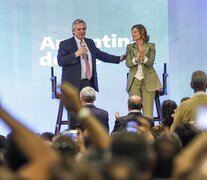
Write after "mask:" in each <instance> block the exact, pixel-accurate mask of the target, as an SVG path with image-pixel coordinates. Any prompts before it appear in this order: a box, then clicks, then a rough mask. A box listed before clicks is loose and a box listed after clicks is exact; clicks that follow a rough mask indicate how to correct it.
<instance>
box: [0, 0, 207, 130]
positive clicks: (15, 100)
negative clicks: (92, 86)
mask: <svg viewBox="0 0 207 180" xmlns="http://www.w3.org/2000/svg"><path fill="white" fill-rule="evenodd" d="M0 7H1V10H0V96H1V103H2V104H4V105H5V106H7V107H8V109H9V110H10V111H11V112H12V113H13V114H14V115H15V116H17V117H18V118H19V120H20V121H22V122H23V123H24V124H25V125H26V126H28V127H29V128H31V129H32V130H34V131H35V132H37V133H42V132H45V131H51V132H54V128H55V123H56V117H57V110H58V105H59V102H58V100H54V99H51V82H50V75H51V74H50V68H51V67H54V71H55V75H56V76H57V79H58V83H60V77H61V68H60V67H59V66H57V59H56V55H57V50H58V45H59V42H60V40H63V39H66V38H69V37H71V36H72V33H71V23H72V21H73V20H74V19H76V18H81V19H84V20H85V21H86V22H87V25H88V28H87V37H89V38H92V39H94V41H95V42H96V44H97V47H99V48H100V49H101V50H103V51H106V52H108V53H111V54H115V55H121V54H124V53H125V50H126V45H127V44H128V43H130V42H131V27H132V26H133V25H134V24H140V23H141V24H144V25H145V26H146V28H147V30H148V33H149V35H150V41H151V42H154V43H155V44H156V50H157V54H156V62H155V68H156V70H157V72H158V75H159V76H160V78H161V80H162V73H163V64H164V63H167V67H168V68H167V70H168V71H167V72H168V74H169V77H168V95H167V96H163V97H162V98H161V101H162V100H164V99H172V100H175V101H176V102H177V103H179V100H180V98H182V97H183V96H191V95H192V94H193V93H192V90H191V89H190V86H189V83H190V76H191V73H192V71H194V70H197V69H202V70H206V67H207V66H206V64H207V63H206V59H205V57H206V56H205V54H206V53H205V44H204V43H205V42H206V39H207V37H206V32H207V25H206V23H205V22H206V18H207V15H206V14H205V12H206V7H207V3H206V1H205V0H203V1H202V0H200V1H197V0H184V1H182V2H180V1H178V0H177V1H176V0H169V1H166V0H154V1H153V3H152V1H151V0H145V1H141V0H128V1H123V0H113V1H111V0H105V1H99V0H85V1H82V0H71V1H68V0H61V1H59V0H52V1H46V0H43V1H42V0H35V1H32V0H0ZM97 68H98V77H99V88H100V92H99V93H97V100H96V105H97V106H98V107H100V108H103V109H106V110H107V111H108V112H109V113H110V128H111V130H112V127H113V125H114V120H115V118H114V113H115V112H120V113H121V115H125V114H126V113H127V99H128V95H127V93H126V91H125V89H126V81H127V77H126V74H127V72H128V69H127V68H126V67H125V62H122V63H121V64H119V65H114V64H106V63H103V62H101V61H97ZM155 116H156V112H155ZM64 118H65V112H64ZM0 126H1V127H0V134H7V133H8V132H9V130H8V129H7V128H6V127H5V126H4V124H3V123H1V124H0ZM65 128H66V127H63V128H62V129H65Z"/></svg>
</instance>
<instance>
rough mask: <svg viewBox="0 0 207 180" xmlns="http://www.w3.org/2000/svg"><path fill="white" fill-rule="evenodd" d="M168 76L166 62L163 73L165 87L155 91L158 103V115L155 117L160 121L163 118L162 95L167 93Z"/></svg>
mask: <svg viewBox="0 0 207 180" xmlns="http://www.w3.org/2000/svg"><path fill="white" fill-rule="evenodd" d="M167 77H168V74H167V64H166V63H164V72H163V74H162V84H163V88H162V89H160V90H157V91H156V92H155V105H156V110H157V117H153V119H154V120H155V121H159V123H161V122H162V120H163V116H162V110H161V103H160V96H163V95H167Z"/></svg>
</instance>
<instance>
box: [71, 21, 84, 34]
mask: <svg viewBox="0 0 207 180" xmlns="http://www.w3.org/2000/svg"><path fill="white" fill-rule="evenodd" d="M81 23H83V24H84V25H85V27H86V28H87V24H86V22H85V21H84V20H82V19H76V20H75V21H73V23H72V32H73V31H74V28H75V25H76V24H81Z"/></svg>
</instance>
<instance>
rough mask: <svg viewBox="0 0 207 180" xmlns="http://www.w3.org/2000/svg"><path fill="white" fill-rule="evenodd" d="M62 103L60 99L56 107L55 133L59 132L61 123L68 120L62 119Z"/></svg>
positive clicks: (65, 123)
mask: <svg viewBox="0 0 207 180" xmlns="http://www.w3.org/2000/svg"><path fill="white" fill-rule="evenodd" d="M63 108H64V106H63V103H62V101H61V100H60V103H59V108H58V115H57V121H56V125H55V134H56V135H57V134H60V130H61V126H62V125H68V123H69V122H68V120H63V119H62V117H63Z"/></svg>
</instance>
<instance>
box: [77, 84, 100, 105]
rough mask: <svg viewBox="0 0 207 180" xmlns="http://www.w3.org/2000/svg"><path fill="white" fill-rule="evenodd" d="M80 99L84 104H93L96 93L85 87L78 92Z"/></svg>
mask: <svg viewBox="0 0 207 180" xmlns="http://www.w3.org/2000/svg"><path fill="white" fill-rule="evenodd" d="M80 99H82V100H84V101H85V102H93V101H95V100H96V92H95V90H94V89H93V88H92V87H89V86H87V87H85V88H83V89H82V90H81V92H80Z"/></svg>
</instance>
